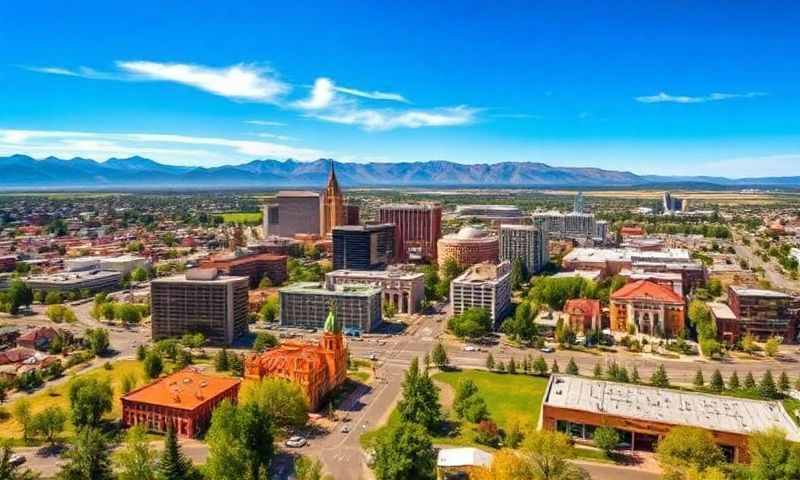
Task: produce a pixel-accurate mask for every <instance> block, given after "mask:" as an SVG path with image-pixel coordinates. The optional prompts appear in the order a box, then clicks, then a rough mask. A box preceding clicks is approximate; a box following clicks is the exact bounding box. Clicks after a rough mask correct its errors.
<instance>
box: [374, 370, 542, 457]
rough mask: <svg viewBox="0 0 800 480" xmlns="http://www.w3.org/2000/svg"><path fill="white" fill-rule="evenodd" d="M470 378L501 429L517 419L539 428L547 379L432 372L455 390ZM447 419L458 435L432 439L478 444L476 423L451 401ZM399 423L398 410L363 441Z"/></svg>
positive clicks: (472, 371)
mask: <svg viewBox="0 0 800 480" xmlns="http://www.w3.org/2000/svg"><path fill="white" fill-rule="evenodd" d="M467 378H469V379H471V380H472V381H473V382H475V385H477V386H478V392H479V394H480V395H481V396H483V399H484V400H485V401H486V406H487V407H488V408H489V413H490V415H491V417H492V420H493V421H494V422H495V423H497V426H498V427H500V428H501V429H504V428H507V427H508V426H509V425H510V423H511V422H514V421H515V422H518V423H519V424H520V426H522V427H523V428H536V425H537V423H538V421H539V412H540V410H541V406H542V399H543V398H544V391H545V388H546V387H547V379H546V378H541V377H532V376H526V375H509V374H501V373H491V372H486V371H483V370H462V371H453V372H441V373H437V374H435V375H433V379H434V380H436V381H437V382H441V383H445V384H447V385H449V386H450V387H452V389H453V391H455V388H456V387H457V386H458V383H459V382H460V381H461V380H463V379H467ZM443 410H444V411H445V416H446V417H447V419H448V421H450V422H453V423H454V424H456V425H459V426H460V428H458V429H457V434H456V435H455V436H435V437H434V438H433V443H435V444H446V445H470V446H481V447H482V448H485V446H482V445H479V444H478V443H477V442H476V441H475V429H474V425H471V424H469V423H467V422H462V421H461V420H459V419H458V418H457V417H456V416H455V414H454V412H452V410H451V409H450V405H443ZM399 423H400V416H399V414H398V413H397V410H395V411H393V412H392V414H391V415H390V416H389V420H388V421H387V423H386V425H385V426H383V427H381V428H378V429H376V430H373V431H371V432H367V433H366V434H364V435H362V437H361V443H362V444H363V445H368V444H369V443H370V442H371V441H372V440H373V439H374V438H375V437H376V436H378V435H380V433H381V432H383V431H384V430H386V429H390V428H392V427H394V426H396V425H397V424H399Z"/></svg>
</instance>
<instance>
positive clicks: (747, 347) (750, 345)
mask: <svg viewBox="0 0 800 480" xmlns="http://www.w3.org/2000/svg"><path fill="white" fill-rule="evenodd" d="M742 350H743V351H744V352H745V353H747V354H750V355H752V354H753V353H755V351H756V350H758V346H757V345H756V338H755V337H754V336H753V334H751V333H748V334H745V336H744V337H742Z"/></svg>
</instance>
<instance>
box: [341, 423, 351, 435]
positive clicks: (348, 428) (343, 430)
mask: <svg viewBox="0 0 800 480" xmlns="http://www.w3.org/2000/svg"><path fill="white" fill-rule="evenodd" d="M342 433H350V427H348V426H347V425H345V426H344V427H342Z"/></svg>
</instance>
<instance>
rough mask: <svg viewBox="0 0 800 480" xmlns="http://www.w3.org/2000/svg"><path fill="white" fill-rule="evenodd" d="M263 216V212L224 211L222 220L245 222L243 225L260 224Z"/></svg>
mask: <svg viewBox="0 0 800 480" xmlns="http://www.w3.org/2000/svg"><path fill="white" fill-rule="evenodd" d="M261 216H262V213H261V212H235V213H223V214H222V215H221V217H222V221H223V222H225V223H232V224H243V225H260V224H261Z"/></svg>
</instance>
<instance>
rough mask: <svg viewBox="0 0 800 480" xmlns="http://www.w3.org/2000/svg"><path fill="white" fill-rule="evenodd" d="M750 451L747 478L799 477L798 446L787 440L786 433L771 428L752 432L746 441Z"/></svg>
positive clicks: (775, 479)
mask: <svg viewBox="0 0 800 480" xmlns="http://www.w3.org/2000/svg"><path fill="white" fill-rule="evenodd" d="M747 449H748V451H749V453H750V468H749V469H748V470H749V472H748V473H749V476H748V478H751V479H753V480H794V479H797V478H800V446H799V445H797V444H795V443H792V442H790V441H788V440H787V439H786V433H785V432H784V431H782V430H780V429H777V428H773V429H770V430H767V431H764V432H755V433H752V434H751V435H750V436H749V438H748V441H747Z"/></svg>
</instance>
